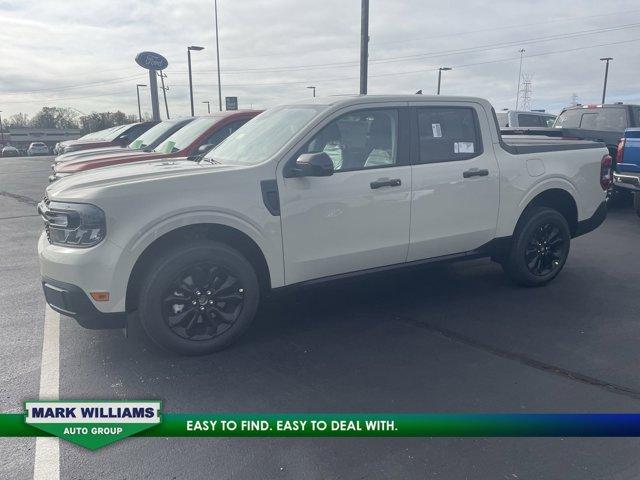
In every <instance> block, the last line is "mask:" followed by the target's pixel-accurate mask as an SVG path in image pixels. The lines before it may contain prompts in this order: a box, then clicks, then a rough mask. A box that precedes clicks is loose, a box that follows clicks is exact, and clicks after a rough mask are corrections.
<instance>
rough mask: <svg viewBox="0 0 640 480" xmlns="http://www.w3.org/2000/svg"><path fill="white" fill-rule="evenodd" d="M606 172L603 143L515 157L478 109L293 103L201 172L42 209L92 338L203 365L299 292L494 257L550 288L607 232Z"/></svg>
mask: <svg viewBox="0 0 640 480" xmlns="http://www.w3.org/2000/svg"><path fill="white" fill-rule="evenodd" d="M610 167H611V158H610V157H609V155H608V152H607V149H606V148H605V146H604V145H602V144H599V143H594V142H583V141H572V140H562V139H551V138H546V139H545V138H543V137H532V138H526V137H518V138H517V139H513V141H512V143H507V142H506V141H505V140H503V139H502V138H501V136H500V132H499V129H498V127H497V122H496V116H495V112H494V111H493V108H492V107H491V105H490V104H489V103H488V102H487V101H486V100H482V99H479V98H467V97H445V96H438V97H428V96H354V97H339V98H332V99H328V100H324V101H322V100H318V101H317V102H314V103H313V104H308V103H304V104H293V105H285V106H281V107H278V108H273V109H271V110H269V111H267V112H265V113H263V114H261V115H260V116H258V117H256V118H255V119H254V120H252V121H250V122H249V123H247V124H246V125H245V126H243V127H242V128H240V129H239V130H238V131H236V132H235V133H234V134H232V135H231V136H230V137H229V138H228V139H227V140H226V141H224V142H223V143H222V144H221V145H219V146H218V147H217V148H216V149H214V150H213V151H211V152H210V153H209V154H207V156H206V157H205V158H204V159H203V160H201V161H200V162H197V163H196V162H193V161H189V160H175V159H171V160H167V161H161V162H159V161H156V162H148V163H136V164H131V165H124V166H117V167H107V168H100V169H95V170H91V171H87V172H83V173H80V174H78V175H73V176H71V177H68V178H64V179H62V180H60V181H58V182H56V183H54V184H52V185H50V186H49V187H48V188H47V191H46V195H45V198H44V200H43V201H42V202H41V203H40V204H39V206H38V210H39V212H40V214H41V215H42V217H43V219H44V222H45V232H44V233H43V235H42V236H41V238H40V241H39V246H38V251H39V256H40V263H41V271H42V277H43V280H42V282H43V287H44V292H45V296H46V300H47V302H48V303H49V305H51V307H52V308H53V309H54V310H56V311H58V312H60V313H62V314H64V315H67V316H70V317H74V318H76V319H77V321H78V322H79V323H80V324H82V325H83V326H86V327H89V328H122V327H123V326H125V325H126V322H127V318H130V319H136V318H137V319H139V321H140V322H141V324H142V326H143V328H144V330H145V331H146V333H147V334H148V335H149V336H150V337H151V338H152V339H153V340H155V341H156V342H157V343H158V344H160V345H162V346H163V347H165V348H167V349H170V350H173V351H176V352H180V353H183V354H190V355H196V354H205V353H209V352H212V351H215V350H218V349H220V348H222V347H225V346H227V345H229V344H230V343H231V342H233V341H234V340H236V339H237V338H238V337H239V335H240V334H241V333H242V332H243V331H244V330H245V329H246V328H247V327H248V325H249V324H250V323H251V321H252V319H253V317H254V315H255V313H256V309H257V308H258V305H259V301H260V299H261V298H262V297H263V296H264V295H267V294H268V293H269V292H270V291H271V290H274V289H279V288H282V287H286V286H291V285H300V284H305V283H309V282H318V281H324V280H330V279H336V278H340V277H343V276H346V275H353V274H360V273H369V272H376V271H380V270H384V269H390V268H396V267H403V266H409V265H416V264H419V263H425V262H435V261H452V260H463V259H471V258H478V257H482V256H486V257H490V258H492V259H493V260H495V261H497V262H499V263H501V264H502V265H503V267H504V270H505V271H506V273H507V274H508V275H509V276H510V277H511V278H512V279H514V280H515V281H516V282H518V283H520V284H522V285H527V286H538V285H543V284H545V283H547V282H549V281H550V280H552V279H553V278H554V277H555V276H556V275H557V274H558V273H559V272H560V270H561V269H562V268H563V266H564V264H565V261H566V259H567V255H568V253H569V244H570V242H571V239H572V238H573V237H576V236H578V235H582V234H584V233H586V232H589V231H591V230H593V229H594V228H596V227H598V226H599V225H600V224H601V223H602V222H603V221H604V218H605V216H606V206H605V192H606V189H607V188H608V187H609V183H610V182H611V170H610ZM134 311H137V314H138V315H137V316H135V315H131V316H128V315H127V314H128V313H131V312H134Z"/></svg>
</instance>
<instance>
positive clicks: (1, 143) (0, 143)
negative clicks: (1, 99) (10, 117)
mask: <svg viewBox="0 0 640 480" xmlns="http://www.w3.org/2000/svg"><path fill="white" fill-rule="evenodd" d="M0 113H2V110H0ZM0 146H3V147H4V127H3V126H2V115H0Z"/></svg>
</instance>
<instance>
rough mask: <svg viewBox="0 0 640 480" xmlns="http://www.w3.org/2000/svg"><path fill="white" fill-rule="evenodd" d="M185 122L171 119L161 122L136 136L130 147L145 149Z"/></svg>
mask: <svg viewBox="0 0 640 480" xmlns="http://www.w3.org/2000/svg"><path fill="white" fill-rule="evenodd" d="M182 124H183V122H176V121H173V120H172V121H169V122H161V123H159V124H157V125H155V126H153V127H151V128H150V129H149V130H147V131H146V132H144V133H143V134H142V135H140V136H139V137H138V138H136V139H135V140H134V141H133V142H131V143H130V144H129V148H131V149H133V150H144V149H145V148H147V147H148V146H149V145H151V144H153V143H154V142H156V141H158V139H159V138H161V137H163V136H164V135H166V134H167V133H168V132H170V131H171V130H173V129H175V128H176V127H177V126H179V125H182Z"/></svg>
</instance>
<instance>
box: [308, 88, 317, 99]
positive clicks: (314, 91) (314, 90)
mask: <svg viewBox="0 0 640 480" xmlns="http://www.w3.org/2000/svg"><path fill="white" fill-rule="evenodd" d="M307 88H310V89H311V90H313V97H314V98H315V96H316V87H307Z"/></svg>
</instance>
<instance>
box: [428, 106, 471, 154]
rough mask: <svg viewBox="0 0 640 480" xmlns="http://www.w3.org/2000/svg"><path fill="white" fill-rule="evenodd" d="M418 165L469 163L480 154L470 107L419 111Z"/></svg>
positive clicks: (435, 108)
mask: <svg viewBox="0 0 640 480" xmlns="http://www.w3.org/2000/svg"><path fill="white" fill-rule="evenodd" d="M417 111H418V135H419V137H418V138H419V142H420V144H419V163H437V162H452V161H457V160H468V159H470V158H473V157H476V156H478V155H480V154H481V153H482V137H481V136H480V132H479V128H478V118H477V115H476V112H475V110H474V109H473V108H470V107H420V108H418V109H417Z"/></svg>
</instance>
